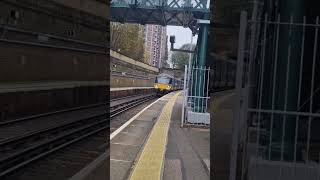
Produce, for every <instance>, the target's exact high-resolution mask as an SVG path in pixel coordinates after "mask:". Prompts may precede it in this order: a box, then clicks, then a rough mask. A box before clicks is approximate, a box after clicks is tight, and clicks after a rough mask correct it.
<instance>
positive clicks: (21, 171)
mask: <svg viewBox="0 0 320 180" xmlns="http://www.w3.org/2000/svg"><path fill="white" fill-rule="evenodd" d="M152 98H154V96H153V95H147V96H134V97H127V98H124V99H118V100H113V101H111V102H110V104H112V105H111V106H110V108H111V110H110V117H111V118H112V117H115V116H117V115H119V114H121V113H123V112H125V111H127V110H128V109H130V108H133V107H135V106H137V105H140V104H142V103H145V102H146V101H149V100H150V99H152ZM105 107H106V106H105V105H104V106H103V105H101V106H99V105H97V106H94V107H89V109H90V110H91V114H90V113H89V115H88V112H90V110H88V109H85V108H84V109H81V111H79V109H78V110H75V109H72V110H71V109H69V111H67V110H65V111H60V113H58V112H54V113H47V114H46V115H44V114H43V115H41V116H36V117H35V116H33V117H30V118H24V120H22V119H19V120H14V121H11V122H10V121H8V122H5V123H2V124H0V132H1V133H0V179H10V180H14V179H17V180H18V179H23V180H27V179H32V180H34V179H37V177H40V179H41V178H44V177H46V178H47V177H49V176H48V175H47V174H48V172H46V174H44V175H43V176H42V175H41V174H39V173H36V172H35V170H36V171H37V172H38V170H39V169H43V168H46V169H50V168H52V167H51V166H53V167H54V166H55V165H54V164H55V163H56V162H57V161H62V162H63V163H62V164H64V165H65V166H66V167H68V168H62V169H60V170H57V169H56V170H55V171H52V172H51V177H52V179H56V178H57V177H59V178H58V179H67V178H68V177H70V176H72V175H73V174H75V173H76V172H77V171H79V170H81V168H83V167H84V166H85V165H86V164H88V163H89V162H91V161H92V160H94V159H95V158H96V157H98V156H99V155H100V154H102V153H103V152H105V150H106V148H107V146H108V144H107V141H106V137H107V136H108V134H107V133H109V132H108V129H109V123H108V122H109V121H110V119H109V118H107V116H108V113H107V111H106V109H105ZM70 112H72V113H71V115H70V114H69V116H66V115H65V114H66V113H70ZM61 113H62V114H63V115H64V116H63V115H61ZM58 117H60V118H58ZM62 117H64V118H62ZM66 117H69V119H68V118H66ZM70 117H78V118H70ZM79 117H81V118H79ZM40 119H41V120H40ZM44 119H46V120H48V119H50V120H51V121H50V120H48V121H44ZM41 121H42V122H46V124H47V126H45V125H44V124H45V123H40V122H41ZM35 122H37V123H39V124H38V125H37V124H34V123H35ZM32 124H33V125H32ZM2 129H10V130H11V131H8V130H7V131H5V132H2V131H1V130H2ZM24 129H29V130H27V131H24ZM30 129H33V130H30ZM19 132H20V133H19ZM21 132H24V133H22V134H21ZM90 142H91V143H93V142H94V143H95V144H96V146H94V147H92V146H89V145H88V144H90ZM62 152H63V153H62ZM59 154H60V155H59ZM86 154H87V155H86ZM78 155H79V156H78ZM49 157H50V158H49ZM40 159H42V160H40ZM59 159H60V160H59ZM61 159H63V160H61ZM77 160H80V161H81V162H79V163H76V165H75V164H73V163H72V162H74V161H77ZM36 161H37V162H36ZM30 168H31V169H30ZM66 171H68V172H66ZM35 173H36V174H35ZM49 174H50V173H49ZM49 179H50V178H49ZM47 180H48V179H47Z"/></svg>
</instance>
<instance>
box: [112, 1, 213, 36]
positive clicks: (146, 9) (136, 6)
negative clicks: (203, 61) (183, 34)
mask: <svg viewBox="0 0 320 180" xmlns="http://www.w3.org/2000/svg"><path fill="white" fill-rule="evenodd" d="M209 13H210V11H209V8H208V5H207V0H199V1H198V0H192V1H191V0H157V1H154V0H113V1H112V2H111V8H110V18H111V21H112V22H120V23H138V24H157V25H163V26H167V25H173V26H183V27H189V28H190V29H191V30H192V32H193V33H194V34H196V33H197V30H198V29H199V26H198V24H197V19H207V17H209V16H208V15H209Z"/></svg>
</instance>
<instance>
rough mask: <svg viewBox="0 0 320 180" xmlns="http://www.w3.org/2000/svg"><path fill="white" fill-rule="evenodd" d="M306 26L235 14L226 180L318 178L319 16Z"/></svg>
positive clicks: (292, 20) (298, 20)
mask: <svg viewBox="0 0 320 180" xmlns="http://www.w3.org/2000/svg"><path fill="white" fill-rule="evenodd" d="M310 22H314V20H308V21H307V19H306V17H303V18H299V17H295V18H294V17H292V16H291V17H281V16H280V15H276V16H272V17H271V16H268V15H267V14H265V15H264V17H263V18H262V20H259V19H251V20H248V18H247V13H246V12H242V13H241V22H240V24H241V27H240V32H239V47H238V61H237V80H236V102H235V109H234V121H233V136H232V152H231V166H230V180H235V179H242V180H244V179H250V180H258V179H259V180H264V179H293V180H294V179H308V180H309V179H310V180H311V179H320V164H319V162H320V133H319V132H317V129H319V128H320V121H319V118H320V113H319V110H320V109H319V108H320V106H319V104H320V94H319V89H320V77H319V75H320V74H319V73H318V72H317V71H316V69H317V68H320V64H319V63H318V62H317V61H316V60H317V58H318V57H319V56H318V48H319V47H318V29H319V27H320V25H319V17H316V18H315V24H312V23H310ZM239 156H240V157H239ZM237 159H238V160H237ZM239 161H241V162H239Z"/></svg>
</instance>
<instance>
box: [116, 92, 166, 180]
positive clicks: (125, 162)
mask: <svg viewBox="0 0 320 180" xmlns="http://www.w3.org/2000/svg"><path fill="white" fill-rule="evenodd" d="M167 102H168V99H167V98H166V97H164V98H162V99H159V100H158V101H157V102H156V103H154V104H153V105H152V106H150V107H149V108H147V109H146V110H145V111H143V112H142V113H141V114H140V115H139V116H138V117H137V118H135V119H134V120H133V121H132V122H131V123H130V124H129V125H128V126H126V127H125V128H124V129H123V130H122V131H120V132H119V133H118V134H116V135H115V136H113V135H112V136H111V137H113V138H112V139H111V141H110V148H111V151H110V179H111V180H125V179H128V178H129V175H130V173H131V171H132V168H133V166H134V165H135V163H136V161H137V158H138V157H139V153H140V151H141V150H142V148H143V145H144V143H145V141H146V140H147V138H148V136H149V134H150V132H151V130H152V128H153V126H154V124H155V122H156V120H157V117H158V116H159V114H160V112H161V111H162V108H163V107H164V105H165V104H166V103H167Z"/></svg>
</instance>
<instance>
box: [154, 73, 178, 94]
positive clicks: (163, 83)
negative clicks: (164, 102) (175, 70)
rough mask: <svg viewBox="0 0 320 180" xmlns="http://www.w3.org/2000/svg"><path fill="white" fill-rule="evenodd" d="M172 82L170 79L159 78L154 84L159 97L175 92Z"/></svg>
mask: <svg viewBox="0 0 320 180" xmlns="http://www.w3.org/2000/svg"><path fill="white" fill-rule="evenodd" d="M172 81H173V80H172V78H170V77H165V76H157V77H156V79H155V84H154V88H155V90H156V93H157V95H159V96H162V95H164V94H167V93H169V92H171V91H172V90H173V87H172V83H173V82H172Z"/></svg>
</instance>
